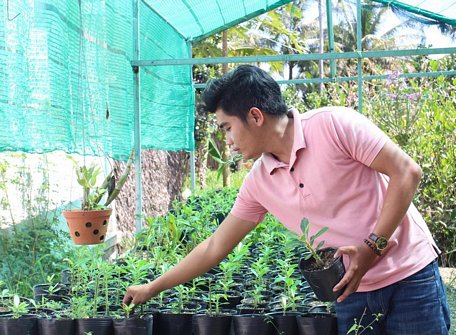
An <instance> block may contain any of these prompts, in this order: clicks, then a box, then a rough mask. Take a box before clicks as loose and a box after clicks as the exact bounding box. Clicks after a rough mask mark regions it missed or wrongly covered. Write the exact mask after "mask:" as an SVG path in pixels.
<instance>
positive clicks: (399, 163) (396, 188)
mask: <svg viewBox="0 0 456 335" xmlns="http://www.w3.org/2000/svg"><path fill="white" fill-rule="evenodd" d="M370 167H371V168H372V169H374V170H376V171H378V172H380V173H382V174H385V175H387V176H388V177H389V183H388V189H387V191H386V196H385V200H384V203H383V207H382V210H381V212H380V216H379V217H378V220H377V224H376V225H375V227H374V230H373V233H375V234H377V235H379V236H383V237H386V238H387V239H389V238H390V237H391V235H393V233H394V231H395V230H396V228H397V227H398V226H399V224H400V223H401V221H402V219H403V217H404V215H405V213H406V212H407V210H408V208H409V206H410V204H411V202H412V200H413V196H414V194H415V192H416V189H417V188H418V185H419V182H420V179H421V168H420V167H419V166H418V164H416V163H415V161H413V159H412V158H410V157H409V156H408V155H407V154H406V153H405V152H404V151H402V150H401V149H400V148H399V147H398V146H397V145H396V144H395V143H393V142H392V141H388V142H387V143H386V144H385V145H384V146H383V148H382V150H381V151H380V152H379V154H378V155H377V157H376V158H375V159H374V161H373V162H372V164H371V165H370ZM366 237H367V236H366ZM341 254H346V255H348V256H349V257H350V265H349V267H348V269H347V272H346V273H345V276H344V278H342V280H341V281H340V282H339V283H338V284H337V285H336V286H335V287H334V291H337V290H339V289H341V288H342V287H344V286H345V285H347V287H346V288H345V291H344V293H343V294H342V295H341V296H340V297H339V298H338V300H337V301H338V302H341V301H343V300H344V299H345V298H346V297H347V296H349V295H350V294H351V293H353V292H356V290H357V289H358V286H359V283H360V281H361V278H362V277H363V276H364V275H365V273H366V272H367V271H368V270H369V268H370V267H371V265H372V263H373V262H374V261H375V259H376V258H377V257H379V256H377V255H376V254H375V253H374V252H373V251H372V250H371V249H370V248H369V247H368V246H367V245H366V244H364V243H363V241H361V244H360V245H359V246H347V247H341V248H339V250H338V251H337V253H336V255H337V256H338V255H341ZM380 257H381V256H380Z"/></svg>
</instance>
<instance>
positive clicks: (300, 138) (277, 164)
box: [261, 108, 306, 174]
mask: <svg viewBox="0 0 456 335" xmlns="http://www.w3.org/2000/svg"><path fill="white" fill-rule="evenodd" d="M289 113H291V114H292V115H293V128H294V138H293V147H292V149H291V155H290V163H289V164H287V163H284V162H281V161H279V160H277V159H276V158H275V157H274V156H273V155H272V154H270V153H267V152H265V153H263V155H262V156H261V160H262V162H263V164H264V166H265V168H266V170H267V171H268V173H269V174H272V173H273V172H274V170H275V169H278V168H281V167H288V169H291V167H292V166H293V165H294V163H295V161H296V153H297V152H298V150H300V149H305V148H306V141H305V139H304V132H303V129H302V122H301V115H300V114H299V112H298V111H297V110H296V109H294V108H293V109H291V110H290V112H289Z"/></svg>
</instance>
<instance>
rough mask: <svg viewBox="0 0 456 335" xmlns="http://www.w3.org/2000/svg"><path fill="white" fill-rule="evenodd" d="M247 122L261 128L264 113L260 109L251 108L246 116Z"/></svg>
mask: <svg viewBox="0 0 456 335" xmlns="http://www.w3.org/2000/svg"><path fill="white" fill-rule="evenodd" d="M247 121H248V122H249V123H251V124H252V125H256V126H262V125H263V123H264V113H263V112H262V111H261V109H259V108H257V107H252V108H250V110H249V112H248V114H247Z"/></svg>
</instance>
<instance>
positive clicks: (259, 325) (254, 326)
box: [233, 314, 274, 335]
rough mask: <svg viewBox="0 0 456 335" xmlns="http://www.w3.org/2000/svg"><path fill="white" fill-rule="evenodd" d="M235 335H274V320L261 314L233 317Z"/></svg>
mask: <svg viewBox="0 0 456 335" xmlns="http://www.w3.org/2000/svg"><path fill="white" fill-rule="evenodd" d="M233 329H234V335H258V334H261V335H273V334H274V327H273V325H272V318H271V317H268V316H266V315H259V314H244V315H234V316H233Z"/></svg>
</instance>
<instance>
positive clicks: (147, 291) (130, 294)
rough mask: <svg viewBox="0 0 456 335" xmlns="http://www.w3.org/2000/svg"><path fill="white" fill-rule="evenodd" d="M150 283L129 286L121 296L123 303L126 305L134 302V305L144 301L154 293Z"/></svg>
mask: <svg viewBox="0 0 456 335" xmlns="http://www.w3.org/2000/svg"><path fill="white" fill-rule="evenodd" d="M151 284H152V283H148V284H144V285H136V286H130V287H129V288H127V292H126V293H125V296H124V298H123V303H124V304H125V305H127V306H129V305H130V304H134V305H135V306H137V305H140V304H143V303H145V302H146V301H147V300H149V299H150V298H152V297H153V296H154V295H155V294H154V291H153V290H152V287H151Z"/></svg>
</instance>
